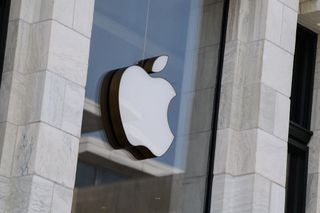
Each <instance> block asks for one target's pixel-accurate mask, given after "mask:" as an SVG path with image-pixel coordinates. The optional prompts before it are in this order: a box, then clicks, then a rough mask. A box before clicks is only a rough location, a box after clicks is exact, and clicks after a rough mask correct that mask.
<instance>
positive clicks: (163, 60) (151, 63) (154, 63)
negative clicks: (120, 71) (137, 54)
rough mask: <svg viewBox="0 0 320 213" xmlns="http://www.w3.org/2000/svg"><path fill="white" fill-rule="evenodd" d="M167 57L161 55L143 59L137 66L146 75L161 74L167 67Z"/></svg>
mask: <svg viewBox="0 0 320 213" xmlns="http://www.w3.org/2000/svg"><path fill="white" fill-rule="evenodd" d="M168 59H169V57H168V56H167V55H161V56H158V57H153V58H149V59H145V60H142V61H139V62H138V65H139V66H140V67H142V68H144V70H145V71H146V72H147V73H156V72H161V71H162V70H163V69H164V68H165V67H166V65H167V63H168Z"/></svg>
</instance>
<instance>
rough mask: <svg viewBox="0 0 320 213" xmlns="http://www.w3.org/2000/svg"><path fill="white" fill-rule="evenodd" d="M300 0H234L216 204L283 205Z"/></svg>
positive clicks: (244, 207)
mask: <svg viewBox="0 0 320 213" xmlns="http://www.w3.org/2000/svg"><path fill="white" fill-rule="evenodd" d="M297 14H298V0H243V1H242V0H241V1H239V0H231V2H230V12H229V23H228V32H227V43H226V52H225V61H224V70H223V79H222V91H221V103H220V114H219V126H218V133H217V134H218V135H217V144H216V156H215V171H214V173H215V177H214V185H213V189H212V190H213V198H212V212H215V213H218V212H255V213H264V212H265V213H280V212H284V206H285V184H286V163H287V141H288V129H289V111H290V99H289V97H290V93H291V79H292V68H293V58H294V57H293V55H294V49H295V35H296V26H297Z"/></svg>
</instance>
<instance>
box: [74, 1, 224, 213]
mask: <svg viewBox="0 0 320 213" xmlns="http://www.w3.org/2000/svg"><path fill="white" fill-rule="evenodd" d="M222 12H223V1H216V0H204V1H202V0H152V1H151V0H96V1H95V12H94V22H93V30H92V38H91V49H90V59H89V72H88V79H87V86H86V101H85V109H84V115H83V124H82V138H81V142H80V151H79V165H78V170H77V177H76V179H77V180H76V190H75V193H74V194H75V195H74V204H73V212H76V213H80V212H81V213H82V212H132V213H134V212H139V213H143V212H146V213H149V212H192V213H194V212H202V211H203V208H204V202H205V189H206V181H207V168H208V159H209V156H208V155H209V144H210V141H211V123H212V113H213V102H214V91H215V79H216V74H217V62H218V57H219V47H220V43H219V42H220V29H221V21H222ZM161 55H167V56H168V63H167V65H166V66H165V68H164V69H163V70H162V71H161V72H158V73H152V74H150V76H151V77H152V78H163V79H165V80H167V81H168V82H169V83H170V84H171V85H172V86H173V88H174V90H175V93H176V96H175V97H174V98H173V99H172V101H171V102H170V104H169V108H168V112H167V116H168V121H169V126H170V129H171V132H172V133H173V135H174V140H173V142H172V144H171V145H170V147H169V149H168V150H167V151H166V152H165V153H164V154H163V155H161V156H160V157H156V158H150V159H145V160H137V159H135V158H134V157H133V156H132V155H131V154H130V153H129V152H127V151H126V150H121V149H120V150H115V149H113V148H112V146H111V145H110V143H109V141H110V140H109V139H110V138H109V139H108V137H107V136H106V134H105V132H104V131H103V128H102V124H101V118H100V104H99V95H100V94H101V81H102V79H103V77H104V76H105V75H106V74H107V73H108V72H110V71H112V70H115V69H119V68H123V67H128V66H132V65H135V64H137V63H138V62H139V61H141V60H143V59H148V58H153V57H157V56H161ZM136 96H137V98H144V96H143V95H142V94H136ZM153 101H154V102H156V104H159V105H160V104H162V102H161V100H157V98H155V99H154V100H153ZM112 107H116V106H112ZM154 122H157V121H154ZM150 125H151V126H153V124H152V123H151V124H150ZM141 131H143V130H141ZM151 140H152V139H151ZM90 183H91V184H90Z"/></svg>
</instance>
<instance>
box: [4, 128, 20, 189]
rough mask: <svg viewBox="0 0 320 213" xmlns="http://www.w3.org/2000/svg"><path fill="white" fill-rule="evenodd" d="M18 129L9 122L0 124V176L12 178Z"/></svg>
mask: <svg viewBox="0 0 320 213" xmlns="http://www.w3.org/2000/svg"><path fill="white" fill-rule="evenodd" d="M17 129H18V128H17V126H15V125H13V124H11V123H9V122H5V123H1V124H0V141H1V145H0V146H1V147H0V150H1V161H0V175H2V176H6V177H10V175H11V169H12V162H13V156H14V149H15V144H16V136H17ZM0 194H1V193H0Z"/></svg>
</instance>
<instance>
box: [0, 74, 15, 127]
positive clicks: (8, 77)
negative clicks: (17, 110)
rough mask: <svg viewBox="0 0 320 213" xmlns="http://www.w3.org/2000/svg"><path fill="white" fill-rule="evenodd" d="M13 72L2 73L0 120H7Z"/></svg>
mask: <svg viewBox="0 0 320 213" xmlns="http://www.w3.org/2000/svg"><path fill="white" fill-rule="evenodd" d="M12 75H13V73H12V72H7V73H3V74H2V80H1V85H0V97H1V101H0V121H1V122H4V121H7V117H8V111H9V102H10V91H11V84H12Z"/></svg>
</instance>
